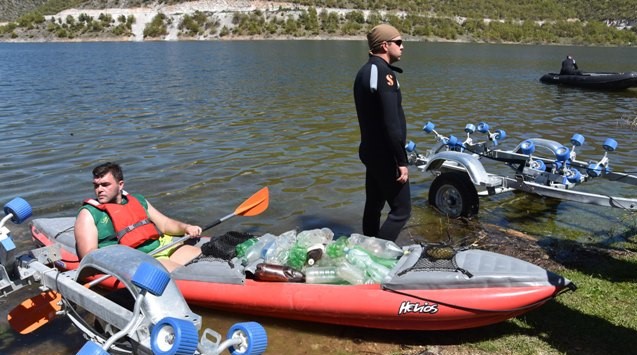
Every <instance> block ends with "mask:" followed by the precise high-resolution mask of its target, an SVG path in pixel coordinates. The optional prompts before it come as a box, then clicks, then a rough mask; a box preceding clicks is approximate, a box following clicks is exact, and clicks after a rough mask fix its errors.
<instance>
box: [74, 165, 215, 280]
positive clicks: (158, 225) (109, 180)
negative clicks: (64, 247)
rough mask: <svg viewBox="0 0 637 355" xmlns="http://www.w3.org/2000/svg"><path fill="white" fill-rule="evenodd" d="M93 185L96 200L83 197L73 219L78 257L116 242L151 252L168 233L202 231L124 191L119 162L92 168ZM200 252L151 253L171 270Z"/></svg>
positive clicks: (168, 238)
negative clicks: (164, 213) (81, 203)
mask: <svg viewBox="0 0 637 355" xmlns="http://www.w3.org/2000/svg"><path fill="white" fill-rule="evenodd" d="M93 188H94V189H95V196H96V200H95V199H89V200H86V201H85V202H84V205H83V206H82V207H81V208H80V211H79V213H78V215H77V219H76V220H75V244H76V245H75V246H76V250H77V255H78V257H79V258H80V259H81V258H83V257H84V256H85V255H86V254H88V253H90V252H91V251H93V250H95V249H97V248H102V247H105V246H108V245H113V244H118V243H119V244H123V245H128V246H130V247H133V248H136V249H138V250H140V251H142V252H144V253H150V252H152V251H153V250H155V249H157V248H159V247H161V246H163V245H166V244H168V243H170V242H171V241H172V237H171V236H181V235H190V236H198V235H200V234H201V232H202V230H201V227H199V226H194V225H190V224H186V223H184V222H180V221H177V220H174V219H172V218H169V217H166V216H165V215H163V214H162V213H161V212H159V211H158V210H157V209H155V207H153V205H151V204H150V202H148V201H147V200H146V199H145V198H144V197H143V196H142V195H139V194H127V193H126V192H125V191H124V173H123V172H122V169H121V168H120V166H119V165H118V164H115V163H110V162H109V163H104V164H102V165H99V166H97V167H96V168H95V169H93ZM113 217H115V218H114V219H113ZM200 254H201V249H200V248H197V247H195V246H192V245H179V246H176V247H173V248H168V249H167V250H164V251H161V252H159V253H158V254H156V255H154V256H155V257H156V258H157V259H158V260H159V261H160V262H161V263H162V264H163V265H164V267H166V269H167V270H168V271H169V272H171V271H173V270H174V269H175V268H177V267H179V266H180V265H185V264H187V263H188V262H190V261H191V260H193V259H194V258H196V257H197V256H199V255H200Z"/></svg>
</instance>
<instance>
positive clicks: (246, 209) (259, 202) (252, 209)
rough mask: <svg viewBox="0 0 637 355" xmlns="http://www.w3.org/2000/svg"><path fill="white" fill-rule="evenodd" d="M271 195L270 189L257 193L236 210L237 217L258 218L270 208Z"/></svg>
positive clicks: (266, 188)
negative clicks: (257, 216)
mask: <svg viewBox="0 0 637 355" xmlns="http://www.w3.org/2000/svg"><path fill="white" fill-rule="evenodd" d="M269 202H270V193H269V190H268V187H267V186H266V187H264V188H262V189H261V190H259V191H257V192H255V194H254V195H252V196H250V198H249V199H247V200H245V201H244V202H243V203H242V204H241V205H239V207H237V209H235V210H234V214H235V216H256V215H258V214H260V213H261V212H263V211H265V210H266V209H267V208H268V204H269Z"/></svg>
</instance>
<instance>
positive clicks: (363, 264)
mask: <svg viewBox="0 0 637 355" xmlns="http://www.w3.org/2000/svg"><path fill="white" fill-rule="evenodd" d="M345 258H346V259H347V261H348V262H350V263H351V264H352V265H354V266H357V267H358V268H360V269H362V270H364V271H365V273H366V274H367V275H368V276H369V278H371V279H372V280H374V282H376V283H380V282H382V281H383V279H384V278H385V276H387V274H389V271H390V269H389V268H387V267H386V266H383V265H381V264H379V263H377V262H375V261H374V259H373V258H372V257H371V256H370V255H369V254H367V252H366V251H364V250H362V249H359V247H355V248H352V249H349V250H348V251H347V254H346V255H345Z"/></svg>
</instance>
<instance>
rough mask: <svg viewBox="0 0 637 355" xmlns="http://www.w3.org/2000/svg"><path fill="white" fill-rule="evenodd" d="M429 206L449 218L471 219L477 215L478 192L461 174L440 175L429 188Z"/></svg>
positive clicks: (464, 174) (468, 179)
mask: <svg viewBox="0 0 637 355" xmlns="http://www.w3.org/2000/svg"><path fill="white" fill-rule="evenodd" d="M429 204H430V205H432V206H434V207H435V208H436V209H438V211H440V212H441V213H442V214H444V215H446V216H448V217H451V218H457V217H471V216H474V215H476V214H478V209H479V207H480V202H479V200H478V192H477V191H476V188H475V186H473V182H471V179H470V178H469V175H467V174H466V173H462V172H456V171H454V172H447V173H442V174H440V175H439V176H438V177H436V178H435V179H434V181H433V182H432V183H431V187H430V188H429Z"/></svg>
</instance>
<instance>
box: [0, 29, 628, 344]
mask: <svg viewBox="0 0 637 355" xmlns="http://www.w3.org/2000/svg"><path fill="white" fill-rule="evenodd" d="M567 53H570V54H572V55H573V56H575V58H576V59H577V60H578V64H580V68H581V69H583V70H585V71H629V70H633V71H635V70H637V64H636V63H635V62H634V58H636V57H637V49H636V48H584V47H582V48H579V47H578V48H571V47H557V46H551V47H544V46H514V45H506V46H505V45H478V44H439V43H411V42H407V43H406V45H405V52H404V58H403V60H402V61H401V62H400V63H399V66H401V67H402V68H403V69H404V71H405V73H404V74H403V75H400V76H399V80H400V83H401V88H402V90H403V98H404V107H405V111H406V112H407V115H408V120H409V138H410V139H412V140H413V141H415V142H416V143H417V144H418V146H419V149H420V150H421V151H425V150H426V148H427V147H428V146H429V145H430V144H431V143H433V137H432V136H426V135H425V134H424V132H422V131H421V128H422V125H423V124H424V123H426V122H427V121H432V122H434V123H436V130H437V131H438V132H440V133H442V134H445V135H448V134H455V135H456V136H460V135H462V131H463V129H464V126H465V125H466V124H467V123H474V124H477V123H478V122H480V121H485V122H488V123H489V124H490V125H491V127H493V128H496V129H504V130H506V131H507V134H508V138H507V139H506V140H505V141H504V142H503V144H502V147H503V148H508V149H512V148H513V147H515V146H516V145H517V143H519V142H520V141H521V140H523V139H525V138H530V137H538V136H542V137H544V138H550V139H554V140H556V141H559V142H562V143H568V141H569V139H570V137H571V136H572V134H573V133H581V134H583V135H585V136H586V143H585V145H584V146H582V147H580V149H579V150H578V151H579V155H578V158H580V159H581V160H589V159H595V160H597V159H599V158H601V156H602V155H603V150H602V149H601V144H602V142H603V141H604V139H605V138H607V137H612V138H615V139H616V140H617V142H618V143H619V148H618V150H617V151H616V152H613V153H612V154H611V157H610V159H611V166H612V167H613V168H614V169H615V170H616V171H632V172H635V170H636V169H635V166H637V155H635V154H634V152H633V151H634V150H635V149H636V148H637V143H635V135H636V133H635V131H634V130H632V129H630V128H629V127H628V126H627V125H626V124H624V123H623V119H625V118H629V119H634V118H635V116H636V115H637V90H629V91H624V92H617V93H613V92H611V93H608V92H594V91H582V90H577V89H566V88H559V87H555V86H547V85H543V84H541V83H539V81H538V79H539V77H540V76H541V75H542V74H544V73H546V72H549V71H556V70H558V69H559V64H560V61H561V59H562V58H563V57H564V56H565V55H566V54H567ZM365 61H366V48H365V43H364V42H362V41H242V42H179V43H70V44H2V43H0V98H1V99H0V122H1V125H2V128H1V132H2V133H1V136H0V137H1V139H0V151H2V155H0V181H1V184H2V185H1V186H2V188H1V189H0V203H2V204H4V203H6V202H8V201H9V200H10V199H11V198H13V197H14V196H21V197H23V198H25V199H26V200H27V201H29V202H30V203H31V204H32V206H33V208H34V215H35V216H36V217H53V216H70V215H74V214H75V212H76V210H77V208H78V206H79V202H80V201H81V200H82V199H84V198H86V197H90V196H91V194H92V191H91V184H90V181H91V174H90V172H91V169H92V168H93V167H94V166H95V165H97V164H99V163H101V162H104V161H109V160H113V161H117V162H119V163H121V164H122V165H123V167H124V170H125V176H126V187H127V189H128V190H129V191H135V192H140V193H143V194H145V195H146V196H147V197H148V198H149V199H150V200H151V201H152V202H153V203H154V205H155V206H157V207H159V208H160V209H161V210H162V211H163V212H165V213H166V214H168V215H171V216H174V217H177V218H180V219H183V220H186V221H189V222H191V223H198V224H201V225H205V224H208V223H210V222H212V221H214V220H216V219H217V218H219V217H222V216H225V215H226V214H228V213H230V212H232V211H233V210H234V209H235V208H236V207H237V206H238V205H239V204H240V203H241V202H242V201H243V200H244V199H246V198H247V197H249V196H250V195H251V194H252V193H254V192H255V191H257V190H258V189H260V188H261V187H263V186H269V188H270V193H271V197H270V207H269V209H268V210H267V211H266V212H265V213H263V214H262V215H260V216H256V217H249V218H248V217H245V218H244V217H237V218H234V219H232V220H230V221H228V222H225V223H224V224H223V225H221V226H219V227H217V228H215V229H214V230H213V231H211V232H212V233H213V234H217V233H219V234H221V233H224V232H225V231H227V230H252V231H256V232H261V233H264V232H266V231H267V232H272V233H282V232H284V231H286V230H289V229H292V228H300V229H309V228H314V227H325V226H327V227H331V228H332V229H334V230H335V231H337V232H340V233H345V234H348V233H351V232H354V231H359V228H360V227H359V226H360V218H361V210H362V205H363V202H364V201H363V169H362V165H361V164H360V162H359V161H358V157H357V146H358V138H359V136H358V134H359V133H358V126H357V121H356V114H355V110H354V105H353V100H352V92H351V91H352V90H351V88H352V82H353V77H354V75H355V73H356V71H357V70H358V68H359V67H360V66H361V65H362V64H363V63H364V62H365ZM502 172H503V173H508V171H507V170H502ZM411 176H412V179H411V183H412V195H413V202H414V215H413V217H412V220H411V221H410V223H409V226H408V228H407V233H406V235H405V236H404V237H403V238H404V239H405V240H408V239H418V240H432V241H433V240H439V239H440V238H443V237H445V238H446V236H447V235H448V234H451V235H452V237H454V238H461V237H462V234H463V233H464V232H462V230H460V231H459V230H458V229H457V228H456V229H454V228H452V227H453V223H449V222H448V221H447V220H446V219H443V218H441V217H440V216H439V215H437V214H436V213H435V212H434V211H433V210H432V209H431V208H430V207H428V205H427V202H426V198H427V189H428V187H429V184H430V183H431V178H430V176H428V175H423V174H421V173H419V172H418V171H416V170H415V169H414V170H412V171H411ZM584 187H586V189H587V190H589V191H593V192H598V193H599V192H605V193H610V194H615V195H623V196H636V195H637V194H636V193H635V191H634V188H632V187H631V186H629V185H627V186H621V185H617V186H613V185H608V184H603V182H593V183H590V184H587V185H586V186H584ZM622 216H623V213H622V212H621V211H618V210H611V209H607V208H601V207H594V206H586V205H580V204H574V203H567V202H549V201H545V200H543V199H539V198H534V197H529V196H526V195H512V194H510V195H502V196H498V197H497V198H493V199H488V200H481V213H480V215H479V216H478V219H479V220H480V221H482V222H487V223H496V224H498V225H502V226H507V227H512V228H515V229H519V230H523V231H529V232H533V233H535V234H538V235H545V236H552V237H556V238H570V239H577V240H582V241H587V240H590V239H591V238H592V239H593V240H598V239H601V238H605V237H608V235H609V233H610V234H612V233H617V232H618V229H620V228H621V227H623V226H624V223H625V222H622V221H621V217H622ZM10 227H11V228H12V230H13V233H14V236H16V237H17V239H19V242H20V243H21V244H20V245H21V247H24V248H26V247H28V246H29V244H28V238H29V235H28V232H27V229H26V227H25V226H17V227H16V226H13V225H10ZM609 230H612V231H611V232H609ZM450 231H451V232H450ZM20 300H21V298H19V297H17V296H16V297H13V298H10V299H9V300H8V301H4V300H3V301H0V302H8V303H9V304H11V305H14V304H16V303H17V302H19V301H20ZM230 318H232V317H230ZM206 319H207V320H208V321H210V322H221V323H222V324H225V323H224V322H225V320H222V319H220V318H216V315H213V314H212V313H210V314H206ZM231 320H232V319H231ZM231 320H228V322H230V321H231ZM274 323H276V322H274ZM208 326H211V327H213V328H215V326H214V325H208ZM272 327H283V328H285V326H284V325H282V324H279V323H276V324H272ZM226 329H227V328H226ZM218 330H221V329H218ZM281 331H282V332H283V330H281ZM326 336H327V338H330V335H329V334H328V335H326ZM54 337H55V336H54V335H47V334H44V335H41V336H39V338H38V337H34V338H29V339H30V341H34V342H38V343H42V344H48V343H49V342H54V341H55V339H54ZM3 341H4V344H5V345H6V346H8V347H9V348H8V350H6V351H8V352H9V353H11V352H22V353H27V352H26V350H24V349H25V348H24V342H25V340H19V339H15V338H14V337H13V336H12V334H10V333H4V334H3ZM12 344H13V345H12ZM20 344H22V345H20ZM78 344H80V346H81V344H82V342H79V343H78ZM11 346H14V348H11ZM21 346H22V347H21ZM71 346H73V345H71ZM53 348H59V349H60V352H61V353H64V352H65V350H64V349H67V348H65V346H64V345H62V344H59V343H56V344H54V345H53ZM18 349H19V350H18ZM71 349H75V348H71ZM48 350H50V348H49V349H48ZM3 351H4V350H2V345H0V352H3ZM66 352H68V351H66Z"/></svg>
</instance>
